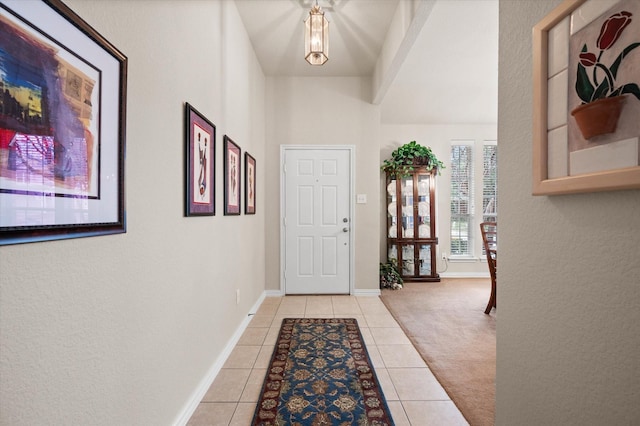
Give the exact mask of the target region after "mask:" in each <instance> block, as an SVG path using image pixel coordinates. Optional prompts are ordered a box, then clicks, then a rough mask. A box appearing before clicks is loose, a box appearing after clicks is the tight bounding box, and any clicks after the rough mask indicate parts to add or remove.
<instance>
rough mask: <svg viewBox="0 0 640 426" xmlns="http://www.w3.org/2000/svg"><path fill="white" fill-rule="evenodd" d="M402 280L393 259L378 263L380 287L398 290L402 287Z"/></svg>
mask: <svg viewBox="0 0 640 426" xmlns="http://www.w3.org/2000/svg"><path fill="white" fill-rule="evenodd" d="M402 284H404V281H403V280H402V276H400V272H399V271H398V264H397V263H396V260H395V259H389V260H388V261H387V263H380V288H390V289H392V290H398V289H400V288H402Z"/></svg>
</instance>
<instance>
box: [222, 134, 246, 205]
mask: <svg viewBox="0 0 640 426" xmlns="http://www.w3.org/2000/svg"><path fill="white" fill-rule="evenodd" d="M241 158H242V150H241V149H240V146H238V144H236V143H235V142H234V141H233V140H232V139H231V138H230V137H229V136H227V135H224V214H225V215H226V216H236V215H239V214H240V203H241V201H240V200H241V198H240V191H241V184H242V180H241V178H240V177H241V176H242V174H241V171H242V163H241V161H242V160H241Z"/></svg>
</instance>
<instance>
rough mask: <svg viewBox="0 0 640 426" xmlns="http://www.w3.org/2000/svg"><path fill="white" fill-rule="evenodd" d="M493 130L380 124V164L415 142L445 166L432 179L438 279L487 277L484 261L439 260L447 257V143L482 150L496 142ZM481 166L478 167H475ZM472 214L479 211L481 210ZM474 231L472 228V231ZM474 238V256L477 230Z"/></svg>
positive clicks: (384, 218)
mask: <svg viewBox="0 0 640 426" xmlns="http://www.w3.org/2000/svg"><path fill="white" fill-rule="evenodd" d="M496 133H497V127H496V125H495V124H465V125H460V124H432V125H427V124H424V125H419V124H412V125H391V124H383V125H382V126H381V129H380V135H381V137H380V151H381V152H380V161H381V162H382V161H383V160H385V159H386V158H390V157H391V152H392V151H393V150H395V149H396V148H398V147H399V146H401V145H404V144H406V143H407V142H411V141H413V140H415V141H416V142H418V143H419V144H421V145H424V146H428V147H430V148H431V149H432V151H433V153H434V154H435V155H436V156H437V157H438V159H440V161H442V162H443V163H444V164H445V168H444V169H442V170H441V171H440V172H441V174H440V176H436V227H437V229H436V236H437V237H438V248H437V250H438V255H437V259H438V260H437V270H438V273H440V275H441V277H488V276H489V272H488V269H487V262H486V260H485V259H482V258H480V257H476V258H474V259H466V260H464V261H462V260H449V261H448V262H446V263H445V262H444V261H443V260H441V256H440V253H442V252H443V251H444V252H446V253H448V254H447V256H448V255H449V254H450V246H451V238H450V232H449V229H450V221H449V217H450V209H451V207H450V194H451V191H450V188H451V165H450V163H451V141H452V140H474V141H476V143H477V145H476V146H478V147H479V146H482V143H483V141H485V140H496ZM477 166H481V165H477ZM380 182H381V185H380V188H381V192H380V194H381V195H380V196H381V200H382V201H381V203H382V204H381V207H380V226H381V228H380V256H381V260H382V261H385V260H386V244H387V239H386V233H387V232H386V225H387V213H386V206H385V203H386V193H385V191H386V189H385V186H386V185H384V184H383V183H384V182H385V177H384V174H383V173H381V178H380ZM476 211H480V212H481V209H480V210H478V209H476ZM474 231H475V228H474ZM477 231H478V234H477V238H476V239H475V241H474V244H475V246H476V253H480V251H478V250H480V249H481V244H482V241H481V237H480V228H478V229H477Z"/></svg>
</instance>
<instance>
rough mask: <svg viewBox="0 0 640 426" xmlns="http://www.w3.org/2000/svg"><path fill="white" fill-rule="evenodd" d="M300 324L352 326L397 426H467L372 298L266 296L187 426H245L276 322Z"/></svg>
mask: <svg viewBox="0 0 640 426" xmlns="http://www.w3.org/2000/svg"><path fill="white" fill-rule="evenodd" d="M301 317H306V318H356V319H357V320H358V324H359V326H360V330H361V332H362V336H363V338H364V341H365V344H366V346H367V351H368V352H369V356H370V358H371V362H372V363H373V366H374V368H375V371H376V375H377V376H378V379H379V381H380V384H381V386H382V391H383V392H384V395H385V397H386V399H387V403H388V405H389V409H390V410H391V415H392V417H393V420H394V422H395V424H396V425H397V426H403V425H412V426H429V425H437V426H443V425H446V426H458V425H468V423H467V422H466V421H465V419H464V418H463V417H462V415H461V414H460V412H459V411H458V408H457V407H456V406H455V404H454V403H453V402H451V400H450V399H449V396H448V395H447V394H446V392H445V391H444V389H443V388H442V386H441V385H440V383H438V381H437V380H436V379H435V377H434V376H433V374H432V373H431V371H430V370H429V368H428V367H427V365H426V364H425V362H424V361H423V360H422V358H421V357H420V355H419V354H418V352H417V351H416V350H415V348H414V347H413V345H412V344H411V342H410V341H409V339H408V338H407V336H406V335H405V334H404V332H403V331H402V329H401V328H400V326H399V325H398V323H397V322H396V321H395V319H394V318H393V317H392V316H391V314H390V313H389V311H388V310H387V308H386V307H385V306H384V304H383V303H382V301H381V300H380V298H378V297H373V296H363V297H356V296H285V297H267V298H266V299H265V300H264V301H263V302H262V304H261V305H260V308H259V309H258V311H257V312H256V314H255V315H254V316H253V318H252V320H251V323H250V324H249V326H248V327H247V329H246V330H245V332H244V333H243V335H242V337H241V338H240V340H239V341H238V344H237V345H236V346H235V348H234V349H233V351H232V353H231V355H230V356H229V359H228V360H227V361H226V363H225V364H224V366H223V368H222V369H221V370H220V373H219V374H218V376H217V377H216V379H215V380H214V382H213V384H212V385H211V387H210V388H209V390H208V391H207V393H206V395H205V396H204V398H203V399H202V401H201V402H200V404H199V405H198V408H197V409H196V411H195V413H194V414H193V416H192V417H191V419H190V420H189V423H188V425H189V426H205V425H206V426H213V425H216V426H217V425H238V426H248V425H250V424H251V419H252V418H253V412H254V410H255V407H256V403H257V402H258V396H259V394H260V390H261V387H262V382H263V380H264V376H265V373H266V371H267V367H268V364H269V361H270V359H271V354H272V353H273V348H274V346H275V343H276V339H277V337H278V331H279V330H280V324H281V322H282V319H283V318H301ZM425 326H428V324H425Z"/></svg>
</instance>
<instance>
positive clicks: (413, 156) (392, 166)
mask: <svg viewBox="0 0 640 426" xmlns="http://www.w3.org/2000/svg"><path fill="white" fill-rule="evenodd" d="M414 167H426V168H427V169H428V170H432V169H436V170H437V171H438V174H440V169H444V168H445V166H444V163H443V162H442V161H440V160H438V158H437V157H436V155H435V154H434V153H433V151H431V148H429V147H426V146H423V145H420V144H419V143H417V142H416V141H411V142H409V143H406V144H404V145H402V146H401V147H399V148H398V149H396V150H395V151H393V152H392V153H391V158H389V159H386V160H384V162H383V163H382V166H381V167H380V168H381V169H382V171H383V172H387V173H389V174H390V175H391V176H395V177H403V176H408V175H409V174H410V173H411V172H412V171H413V169H414Z"/></svg>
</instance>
